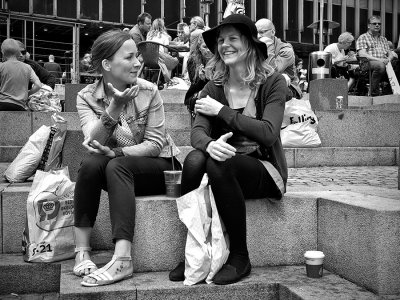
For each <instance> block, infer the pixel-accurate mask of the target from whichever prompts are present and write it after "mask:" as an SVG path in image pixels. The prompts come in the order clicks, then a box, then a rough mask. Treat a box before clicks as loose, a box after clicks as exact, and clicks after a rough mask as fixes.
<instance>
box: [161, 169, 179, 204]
mask: <svg viewBox="0 0 400 300" xmlns="http://www.w3.org/2000/svg"><path fill="white" fill-rule="evenodd" d="M164 178H165V194H166V195H167V196H168V197H175V198H176V197H180V196H181V180H182V171H173V170H167V171H164Z"/></svg>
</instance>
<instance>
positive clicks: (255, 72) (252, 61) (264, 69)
mask: <svg viewBox="0 0 400 300" xmlns="http://www.w3.org/2000/svg"><path fill="white" fill-rule="evenodd" d="M229 26H232V27H234V28H235V29H236V30H238V31H239V32H240V38H241V40H242V42H243V44H244V45H245V47H246V48H247V50H246V51H245V53H244V54H243V55H245V56H246V57H245V61H246V72H245V75H244V76H242V80H243V81H244V83H245V84H248V85H249V86H250V88H255V87H256V86H258V85H260V84H263V83H264V82H265V81H266V80H267V78H268V77H269V76H270V75H271V74H272V73H273V72H274V69H273V68H272V67H271V66H269V65H268V63H267V61H266V60H265V59H264V57H263V56H262V55H260V52H259V50H258V48H257V46H255V45H254V43H253V42H252V41H251V40H249V39H248V38H247V37H246V36H245V35H243V34H242V32H241V29H240V27H239V26H235V25H231V24H230V25H229ZM218 35H219V34H218ZM206 76H207V78H210V79H211V80H213V81H214V82H221V83H222V84H225V83H226V82H227V81H228V79H229V68H228V67H227V66H226V65H225V63H224V61H223V60H222V58H221V56H220V55H219V52H218V50H217V49H215V53H214V56H213V57H212V58H211V60H210V61H209V63H208V64H207V66H206Z"/></svg>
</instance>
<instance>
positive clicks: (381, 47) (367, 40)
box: [356, 32, 390, 58]
mask: <svg viewBox="0 0 400 300" xmlns="http://www.w3.org/2000/svg"><path fill="white" fill-rule="evenodd" d="M356 48H357V51H359V50H362V49H365V50H366V51H367V53H368V54H369V55H372V56H373V57H376V58H388V56H387V54H388V51H389V50H390V48H389V43H388V41H387V39H386V38H385V37H384V36H381V35H378V36H377V37H374V36H373V35H372V34H371V33H370V32H366V33H364V34H362V35H360V36H359V38H358V39H357V43H356Z"/></svg>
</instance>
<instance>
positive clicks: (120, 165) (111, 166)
mask: <svg viewBox="0 0 400 300" xmlns="http://www.w3.org/2000/svg"><path fill="white" fill-rule="evenodd" d="M123 170H125V164H124V160H123V157H120V158H114V159H111V160H110V161H109V163H108V164H107V167H106V174H107V175H110V174H116V173H121V172H122V171H123Z"/></svg>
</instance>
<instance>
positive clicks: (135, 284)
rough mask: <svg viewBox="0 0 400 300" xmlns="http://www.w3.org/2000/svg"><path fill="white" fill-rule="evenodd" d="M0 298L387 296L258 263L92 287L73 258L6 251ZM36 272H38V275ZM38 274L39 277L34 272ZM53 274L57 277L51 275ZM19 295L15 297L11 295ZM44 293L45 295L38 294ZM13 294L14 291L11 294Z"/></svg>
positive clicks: (310, 299)
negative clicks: (189, 282) (243, 270)
mask: <svg viewBox="0 0 400 300" xmlns="http://www.w3.org/2000/svg"><path fill="white" fill-rule="evenodd" d="M110 256H111V253H108V254H107V253H98V254H96V255H94V256H93V260H94V261H95V262H96V263H98V265H100V266H101V265H102V264H103V263H105V262H106V261H108V259H109V257H110ZM0 257H1V260H0V261H1V265H0V287H1V288H0V298H1V299H15V294H18V297H19V299H68V300H74V299H152V300H157V299H160V300H161V299H162V300H167V299H171V300H172V299H188V300H189V299H193V300H198V299H221V300H225V299H238V300H239V299H240V300H245V299H250V300H253V299H266V300H278V299H307V300H321V299H348V300H350V299H365V300H367V299H368V300H373V299H384V298H382V297H380V296H378V295H376V294H374V293H372V292H369V291H367V290H366V289H365V288H363V287H360V286H358V285H356V284H354V283H351V282H350V281H347V280H345V279H343V278H341V277H340V276H337V275H335V274H333V273H331V272H329V271H328V270H326V269H325V270H324V275H323V277H322V278H319V279H313V278H308V277H307V276H306V275H305V267H304V265H301V266H279V267H255V268H253V269H252V272H251V274H250V275H249V276H248V277H246V278H245V279H243V280H242V281H240V282H238V283H235V284H231V285H226V286H218V285H215V284H208V285H207V284H205V283H200V284H197V285H194V286H184V285H183V284H182V282H172V281H169V280H168V272H147V273H135V274H134V276H133V277H132V278H131V279H127V280H124V281H121V282H119V283H115V284H113V285H109V286H102V287H95V288H86V287H83V286H81V284H80V282H81V281H82V279H81V278H78V277H76V276H75V275H74V274H73V273H72V272H71V270H72V267H73V264H74V262H73V260H68V261H64V262H61V263H54V264H43V265H42V266H41V267H40V268H38V266H40V265H39V264H26V263H23V262H21V259H20V257H16V256H14V255H0ZM33 272H34V273H33ZM32 274H35V276H31V275H32ZM50 276H52V277H51V278H52V280H48V281H46V280H45V279H47V278H49V279H50ZM10 278H12V279H15V280H10ZM11 293H13V294H14V296H11V295H10V294H11ZM33 293H35V294H34V295H38V294H42V296H43V298H33V297H32V296H33V295H32V294H33ZM7 294H8V295H9V296H8V297H10V298H8V297H7Z"/></svg>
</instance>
